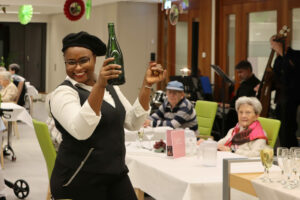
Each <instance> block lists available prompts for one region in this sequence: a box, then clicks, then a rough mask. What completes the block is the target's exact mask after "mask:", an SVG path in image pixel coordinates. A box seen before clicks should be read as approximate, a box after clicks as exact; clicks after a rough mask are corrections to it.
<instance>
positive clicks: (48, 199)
mask: <svg viewBox="0 0 300 200" xmlns="http://www.w3.org/2000/svg"><path fill="white" fill-rule="evenodd" d="M46 200H51V191H50V184H49V186H48V193H47V199H46Z"/></svg>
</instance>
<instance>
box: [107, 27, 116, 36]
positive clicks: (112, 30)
mask: <svg viewBox="0 0 300 200" xmlns="http://www.w3.org/2000/svg"><path fill="white" fill-rule="evenodd" d="M108 33H109V35H110V36H114V35H115V26H114V25H108Z"/></svg>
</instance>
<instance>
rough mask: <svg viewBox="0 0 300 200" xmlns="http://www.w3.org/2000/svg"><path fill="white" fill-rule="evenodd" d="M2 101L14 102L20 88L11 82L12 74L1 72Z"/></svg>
mask: <svg viewBox="0 0 300 200" xmlns="http://www.w3.org/2000/svg"><path fill="white" fill-rule="evenodd" d="M0 85H1V86H2V89H1V90H0V94H1V100H2V101H3V102H13V101H15V100H16V98H17V96H18V88H17V87H16V86H15V84H14V83H12V82H11V74H10V72H8V71H1V72H0Z"/></svg>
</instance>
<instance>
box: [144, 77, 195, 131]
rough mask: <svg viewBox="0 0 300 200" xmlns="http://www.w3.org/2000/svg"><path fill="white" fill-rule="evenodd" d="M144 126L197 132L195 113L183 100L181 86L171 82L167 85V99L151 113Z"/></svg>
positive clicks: (189, 103)
mask: <svg viewBox="0 0 300 200" xmlns="http://www.w3.org/2000/svg"><path fill="white" fill-rule="evenodd" d="M144 126H145V127H146V126H152V127H157V126H169V127H172V128H190V129H191V130H193V131H195V132H196V131H197V130H198V123H197V118H196V111H195V109H194V106H193V105H192V103H191V102H190V101H189V100H188V99H186V98H185V96H184V89H183V84H182V83H181V82H178V81H171V82H169V83H168V85H167V98H166V100H165V101H164V103H163V104H162V105H161V106H160V107H159V109H158V110H157V111H156V112H155V113H153V114H152V115H151V116H150V117H149V119H148V120H146V122H145V123H144Z"/></svg>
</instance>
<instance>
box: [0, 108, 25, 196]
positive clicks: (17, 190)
mask: <svg viewBox="0 0 300 200" xmlns="http://www.w3.org/2000/svg"><path fill="white" fill-rule="evenodd" d="M4 112H12V109H3V108H0V117H4V118H7V117H8V118H10V115H9V114H7V113H4ZM5 148H7V149H8V150H9V151H11V152H12V154H13V156H14V157H15V154H14V151H13V149H12V148H11V146H10V145H9V143H8V145H6V147H5ZM14 160H15V159H13V161H14ZM0 181H1V180H0ZM4 183H5V185H6V186H7V187H9V188H11V189H13V191H14V194H15V195H16V197H17V198H18V199H25V198H26V197H27V196H28V195H29V190H30V189H29V185H28V183H27V182H26V181H25V180H23V179H19V180H17V181H16V182H14V183H12V182H10V181H8V180H6V179H4Z"/></svg>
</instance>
